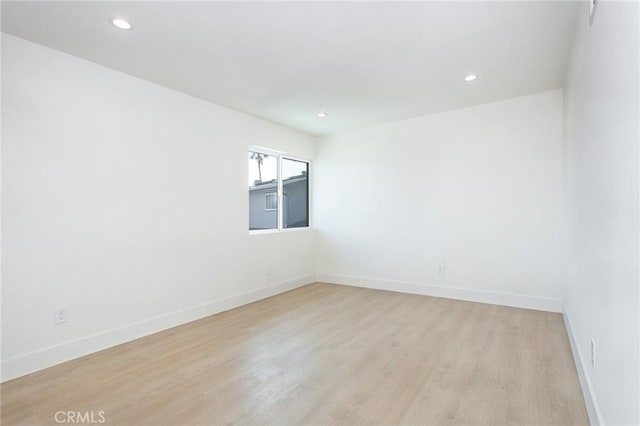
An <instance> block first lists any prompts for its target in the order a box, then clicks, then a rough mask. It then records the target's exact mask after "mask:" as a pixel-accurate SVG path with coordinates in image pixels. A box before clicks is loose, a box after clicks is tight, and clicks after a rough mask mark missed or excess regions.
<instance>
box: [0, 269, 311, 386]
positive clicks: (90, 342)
mask: <svg viewBox="0 0 640 426" xmlns="http://www.w3.org/2000/svg"><path fill="white" fill-rule="evenodd" d="M314 281H315V275H313V274H311V275H306V276H304V277H300V278H296V279H293V280H289V281H284V282H281V283H278V284H274V285H271V286H268V287H263V288H260V289H257V290H253V291H250V292H247V293H243V294H238V295H235V296H231V297H227V298H224V299H219V300H214V301H211V302H207V303H203V304H201V305H196V306H192V307H190V308H187V309H183V310H180V311H176V312H172V313H169V314H166V315H161V316H157V317H154V318H150V319H146V320H143V321H139V322H136V323H133V324H128V325H126V326H123V327H118V328H115V329H111V330H106V331H103V332H101V333H97V334H93V335H90V336H86V337H82V338H79V339H75V340H71V341H67V342H64V343H61V344H59V345H55V346H50V347H48V348H44V349H40V350H38V351H34V352H30V353H27V354H24V355H20V356H18V357H14V358H10V359H6V360H3V361H2V368H1V371H2V379H1V380H2V381H3V382H4V381H7V380H11V379H15V378H17V377H20V376H24V375H26V374H29V373H33V372H35V371H38V370H42V369H44V368H48V367H52V366H54V365H56V364H60V363H63V362H66V361H70V360H72V359H75V358H79V357H81V356H84V355H89V354H91V353H94V352H97V351H101V350H103V349H107V348H110V347H113V346H116V345H119V344H122V343H126V342H129V341H131V340H135V339H138V338H140V337H144V336H148V335H150V334H153V333H157V332H159V331H163V330H167V329H169V328H172V327H176V326H178V325H182V324H185V323H188V322H191V321H195V320H197V319H200V318H204V317H207V316H209V315H213V314H217V313H219V312H223V311H227V310H229V309H233V308H237V307H238V306H242V305H246V304H248V303H252V302H256V301H258V300H261V299H265V298H267V297H271V296H274V295H276V294H279V293H284V292H285V291H289V290H293V289H294V288H297V287H302V286H304V285H307V284H311V283H313V282H314Z"/></svg>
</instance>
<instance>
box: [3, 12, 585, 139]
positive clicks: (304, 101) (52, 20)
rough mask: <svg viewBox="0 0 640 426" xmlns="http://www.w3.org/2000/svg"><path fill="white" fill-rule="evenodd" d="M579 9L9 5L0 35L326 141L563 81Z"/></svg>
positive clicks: (544, 87) (535, 89)
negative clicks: (470, 78) (124, 22)
mask: <svg viewBox="0 0 640 426" xmlns="http://www.w3.org/2000/svg"><path fill="white" fill-rule="evenodd" d="M576 15H577V3H576V2H557V1H556V2H541V1H535V2H526V1H518V2H514V1H510V2H422V3H415V2H413V3H393V2H387V3H384V2H382V3H381V2H375V3H374V2H371V3H369V2H366V3H364V2H351V3H346V2H344V3H338V2H324V3H321V2H317V3H316V2H280V3H267V2H259V3H246V2H226V3H214V2H184V1H181V2H163V1H157V2H54V1H50V2H24V1H22V2H7V1H3V2H2V26H3V27H2V30H3V31H4V32H7V33H10V34H13V35H16V36H18V37H22V38H25V39H28V40H31V41H34V42H36V43H40V44H43V45H45V46H49V47H52V48H55V49H58V50H61V51H63V52H67V53H70V54H72V55H75V56H79V57H81V58H85V59H88V60H90V61H93V62H96V63H99V64H102V65H106V66H108V67H111V68H114V69H117V70H120V71H123V72H125V73H128V74H131V75H135V76H137V77H140V78H143V79H145V80H149V81H152V82H155V83H158V84H161V85H163V86H166V87H170V88H172V89H176V90H179V91H181V92H184V93H188V94H190V95H193V96H196V97H198V98H202V99H205V100H208V101H211V102H214V103H216V104H219V105H223V106H225V107H228V108H232V109H235V110H238V111H242V112H245V113H248V114H250V115H253V116H256V117H261V118H264V119H266V120H269V121H272V122H274V123H279V124H282V125H285V126H288V127H291V128H294V129H298V130H301V131H303V132H306V133H309V134H313V135H320V134H327V133H333V132H337V131H342V130H349V129H353V128H357V127H363V126H367V125H372V124H377V123H381V122H386V121H392V120H397V119H402V118H408V117H414V116H419V115H424V114H428V113H433V112H437V111H443V110H447V109H452V108H459V107H464V106H468V105H473V104H478V103H484V102H489V101H494V100H499V99H504V98H508V97H513V96H519V95H524V94H529V93H535V92H540V91H544V90H550V89H554V88H559V87H562V84H563V77H564V71H565V67H566V63H567V59H568V55H569V49H570V44H571V41H572V38H573V32H574V31H573V30H574V27H575V19H576ZM112 17H124V18H126V19H128V20H130V21H131V22H132V23H133V25H134V29H133V30H132V31H122V30H118V29H116V28H115V27H114V26H112V25H111V23H110V18H112ZM470 72H472V73H476V74H477V75H478V80H477V81H476V82H474V83H472V84H465V83H464V81H463V78H464V76H465V75H466V74H467V73H470ZM321 110H326V111H328V113H329V116H328V117H327V118H325V119H320V118H318V117H316V113H317V112H318V111H321Z"/></svg>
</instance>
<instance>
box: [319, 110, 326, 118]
mask: <svg viewBox="0 0 640 426" xmlns="http://www.w3.org/2000/svg"><path fill="white" fill-rule="evenodd" d="M316 115H317V116H318V117H320V118H325V117H326V116H327V115H329V114H327V113H326V112H325V111H320V112H319V113H318V114H316Z"/></svg>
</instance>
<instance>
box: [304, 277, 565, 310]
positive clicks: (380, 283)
mask: <svg viewBox="0 0 640 426" xmlns="http://www.w3.org/2000/svg"><path fill="white" fill-rule="evenodd" d="M316 280H317V281H319V282H325V283H330V284H342V285H350V286H354V287H366V288H373V289H377V290H387V291H397V292H400V293H411V294H421V295H424V296H434V297H443V298H446V299H458V300H467V301H470V302H480V303H490V304H493V305H503V306H513V307H516V308H526V309H536V310H539V311H548V312H562V299H560V298H552V297H540V296H528V295H524V294H514V293H500V292H495V291H483V290H473V289H469V288H461V287H449V286H439V285H432V284H423V283H416V282H403V281H392V280H381V279H375V278H363V277H351V276H343V275H334V274H325V273H320V274H316Z"/></svg>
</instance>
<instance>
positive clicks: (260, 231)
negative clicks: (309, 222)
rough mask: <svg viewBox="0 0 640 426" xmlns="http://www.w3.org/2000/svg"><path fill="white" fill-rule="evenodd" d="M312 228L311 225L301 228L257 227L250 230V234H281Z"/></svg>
mask: <svg viewBox="0 0 640 426" xmlns="http://www.w3.org/2000/svg"><path fill="white" fill-rule="evenodd" d="M310 229H311V227H310V226H305V227H300V228H284V229H256V230H253V231H249V235H261V234H280V233H283V232H300V231H309V230H310Z"/></svg>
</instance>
